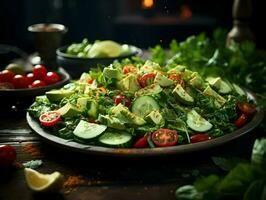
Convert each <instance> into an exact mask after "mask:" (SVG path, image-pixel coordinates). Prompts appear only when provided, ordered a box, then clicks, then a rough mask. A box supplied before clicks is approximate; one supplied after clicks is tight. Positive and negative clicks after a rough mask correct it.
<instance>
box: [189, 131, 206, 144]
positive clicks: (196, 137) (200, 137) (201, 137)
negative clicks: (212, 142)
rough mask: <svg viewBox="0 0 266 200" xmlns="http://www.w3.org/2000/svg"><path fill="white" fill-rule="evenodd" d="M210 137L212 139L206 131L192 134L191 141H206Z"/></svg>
mask: <svg viewBox="0 0 266 200" xmlns="http://www.w3.org/2000/svg"><path fill="white" fill-rule="evenodd" d="M209 139H211V137H210V136H208V135H207V134H204V133H200V134H196V135H192V136H190V142H191V143H196V142H202V141H206V140H209Z"/></svg>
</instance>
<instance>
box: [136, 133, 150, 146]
mask: <svg viewBox="0 0 266 200" xmlns="http://www.w3.org/2000/svg"><path fill="white" fill-rule="evenodd" d="M148 137H149V134H146V135H144V136H143V137H141V138H139V139H138V140H137V141H136V142H135V143H134V144H133V147H134V148H146V147H148V146H149V144H148V140H147V138H148Z"/></svg>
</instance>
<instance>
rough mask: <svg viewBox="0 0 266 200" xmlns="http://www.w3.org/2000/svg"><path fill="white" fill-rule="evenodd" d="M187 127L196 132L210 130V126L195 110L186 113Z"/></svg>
mask: <svg viewBox="0 0 266 200" xmlns="http://www.w3.org/2000/svg"><path fill="white" fill-rule="evenodd" d="M187 125H188V126H189V128H191V129H192V130H194V131H197V132H205V131H208V130H210V129H211V128H212V124H211V123H210V122H208V121H207V120H206V119H204V118H203V117H201V116H200V115H199V114H198V113H197V112H196V111H195V110H191V111H189V112H188V113H187Z"/></svg>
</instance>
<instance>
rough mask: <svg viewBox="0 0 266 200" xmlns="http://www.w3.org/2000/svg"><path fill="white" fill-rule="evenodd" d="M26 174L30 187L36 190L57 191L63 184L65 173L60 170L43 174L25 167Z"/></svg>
mask: <svg viewBox="0 0 266 200" xmlns="http://www.w3.org/2000/svg"><path fill="white" fill-rule="evenodd" d="M24 174H25V178H26V182H27V184H28V186H29V188H30V189H31V190H33V191H35V192H56V191H59V190H60V188H61V187H62V185H63V175H62V174H61V173H60V172H54V173H52V174H42V173H39V172H37V171H36V170H33V169H30V168H25V169H24Z"/></svg>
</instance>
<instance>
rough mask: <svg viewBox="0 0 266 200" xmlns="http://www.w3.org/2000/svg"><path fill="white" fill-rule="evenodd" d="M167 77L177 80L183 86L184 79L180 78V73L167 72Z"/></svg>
mask: <svg viewBox="0 0 266 200" xmlns="http://www.w3.org/2000/svg"><path fill="white" fill-rule="evenodd" d="M168 78H169V79H171V80H173V81H176V82H178V83H179V84H180V85H181V86H182V87H185V81H184V80H183V79H182V77H181V75H180V74H176V73H172V74H169V76H168Z"/></svg>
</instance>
